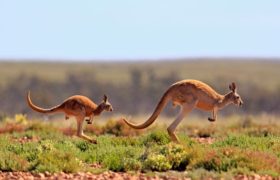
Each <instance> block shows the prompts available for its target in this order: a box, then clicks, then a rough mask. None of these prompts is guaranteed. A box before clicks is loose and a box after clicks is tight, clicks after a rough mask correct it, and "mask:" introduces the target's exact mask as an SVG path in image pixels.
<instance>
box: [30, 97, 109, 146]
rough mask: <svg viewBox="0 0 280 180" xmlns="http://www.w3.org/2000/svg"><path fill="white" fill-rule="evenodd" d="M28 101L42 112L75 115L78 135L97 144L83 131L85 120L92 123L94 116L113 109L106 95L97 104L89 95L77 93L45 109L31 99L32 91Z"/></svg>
mask: <svg viewBox="0 0 280 180" xmlns="http://www.w3.org/2000/svg"><path fill="white" fill-rule="evenodd" d="M27 103H28V105H29V106H30V107H31V108H32V109H33V110H34V111H37V112H40V113H56V112H62V113H65V119H66V120H67V119H69V116H74V117H75V118H76V121H77V136H78V137H81V138H83V139H85V140H88V141H90V142H91V143H95V144H96V140H95V139H92V138H90V137H88V136H86V135H84V133H83V122H84V120H85V119H86V118H89V119H87V120H86V121H87V122H88V124H92V120H93V117H94V116H98V115H100V114H101V113H102V112H103V111H113V108H112V105H111V104H110V103H109V101H108V98H107V96H106V95H104V98H103V101H102V102H101V103H100V104H99V105H96V104H95V103H94V102H92V101H91V100H90V99H89V98H88V97H86V96H81V95H75V96H71V97H69V98H68V99H66V100H65V101H64V102H63V103H62V104H60V105H58V106H55V107H53V108H50V109H43V108H40V107H38V106H36V105H34V104H33V103H32V101H31V99H30V92H28V94H27Z"/></svg>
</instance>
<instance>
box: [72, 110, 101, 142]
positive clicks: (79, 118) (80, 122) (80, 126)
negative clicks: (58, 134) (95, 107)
mask: <svg viewBox="0 0 280 180" xmlns="http://www.w3.org/2000/svg"><path fill="white" fill-rule="evenodd" d="M84 118H85V116H84V115H81V116H77V117H76V120H77V136H78V137H80V138H83V139H85V140H87V141H89V142H91V143H94V144H96V143H97V142H96V140H95V139H93V138H90V137H89V136H87V135H85V134H84V131H83V122H84Z"/></svg>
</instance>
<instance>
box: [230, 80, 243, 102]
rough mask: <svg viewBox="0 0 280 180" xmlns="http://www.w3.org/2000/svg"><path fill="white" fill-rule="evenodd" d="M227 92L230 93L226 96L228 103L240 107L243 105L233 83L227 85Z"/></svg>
mask: <svg viewBox="0 0 280 180" xmlns="http://www.w3.org/2000/svg"><path fill="white" fill-rule="evenodd" d="M229 90H230V91H231V92H230V93H228V94H227V98H228V100H229V101H230V102H232V103H234V104H236V105H238V106H242V105H243V101H242V99H241V97H240V95H239V94H237V88H236V85H235V83H234V82H233V83H231V84H230V85H229Z"/></svg>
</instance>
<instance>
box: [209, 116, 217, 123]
mask: <svg viewBox="0 0 280 180" xmlns="http://www.w3.org/2000/svg"><path fill="white" fill-rule="evenodd" d="M208 121H210V122H214V121H216V119H213V118H210V117H209V118H208Z"/></svg>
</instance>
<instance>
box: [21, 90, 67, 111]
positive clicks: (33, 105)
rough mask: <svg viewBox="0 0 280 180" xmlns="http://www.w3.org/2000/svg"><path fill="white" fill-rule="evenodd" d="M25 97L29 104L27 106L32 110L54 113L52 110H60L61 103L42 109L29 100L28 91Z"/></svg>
mask: <svg viewBox="0 0 280 180" xmlns="http://www.w3.org/2000/svg"><path fill="white" fill-rule="evenodd" d="M26 99H27V104H28V105H29V107H31V109H33V110H34V111H37V112H40V113H54V112H58V111H61V110H62V105H58V106H55V107H52V108H50V109H44V108H41V107H38V106H36V105H35V104H33V103H32V101H31V98H30V91H29V92H28V94H27V97H26Z"/></svg>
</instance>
